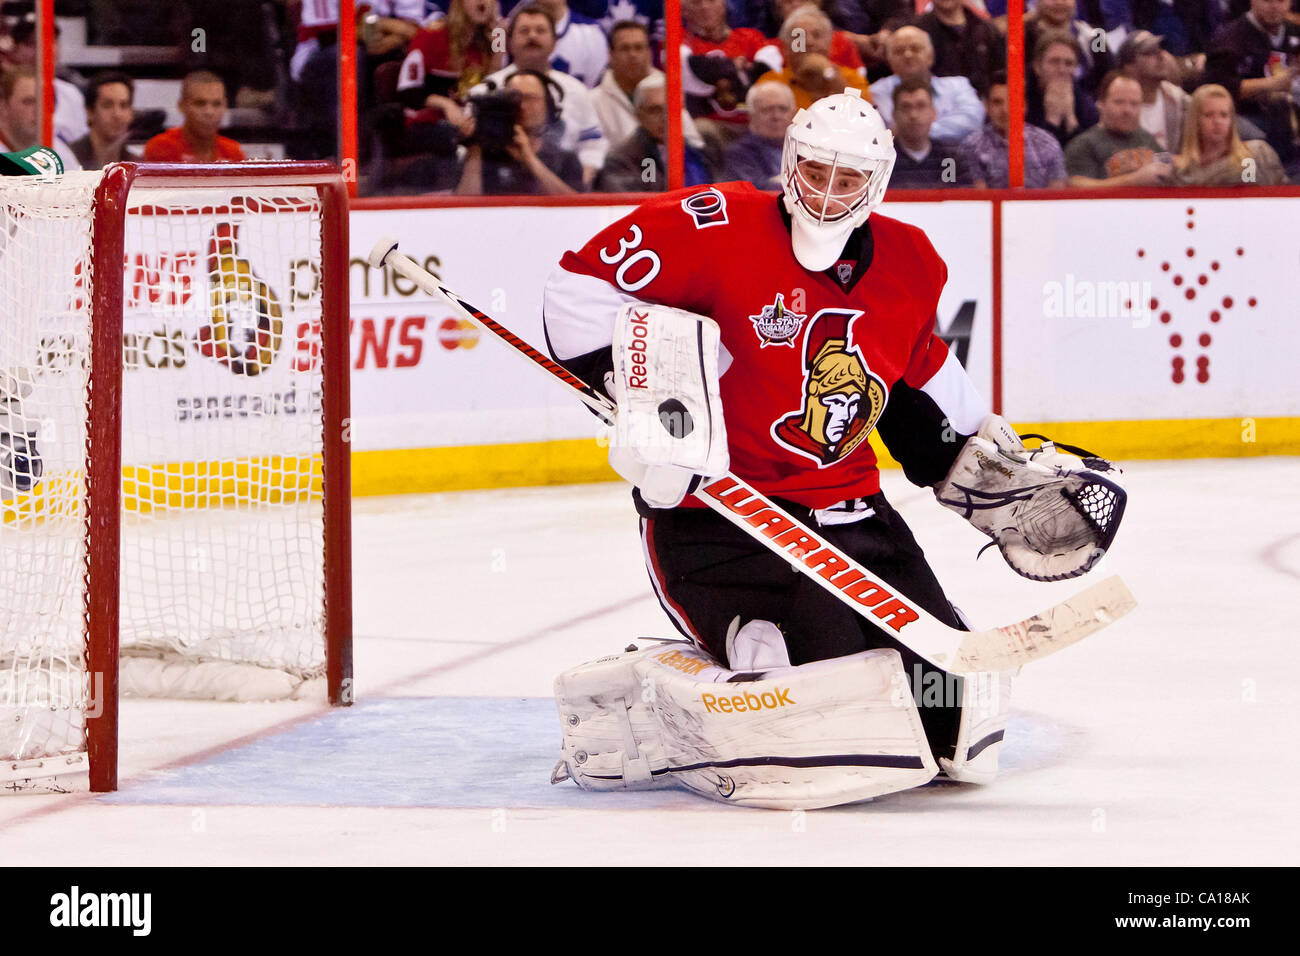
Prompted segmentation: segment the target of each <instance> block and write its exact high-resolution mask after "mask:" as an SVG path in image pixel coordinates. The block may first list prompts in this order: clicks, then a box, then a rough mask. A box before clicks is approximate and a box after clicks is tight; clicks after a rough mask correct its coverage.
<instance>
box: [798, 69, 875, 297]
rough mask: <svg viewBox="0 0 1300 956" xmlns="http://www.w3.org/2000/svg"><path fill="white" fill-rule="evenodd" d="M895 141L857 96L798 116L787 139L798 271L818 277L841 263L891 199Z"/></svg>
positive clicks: (822, 103)
mask: <svg viewBox="0 0 1300 956" xmlns="http://www.w3.org/2000/svg"><path fill="white" fill-rule="evenodd" d="M895 158H896V153H895V152H894V136H893V134H892V133H890V131H889V130H888V129H886V128H885V123H884V121H883V120H882V119H881V118H880V114H879V113H877V112H876V109H875V107H874V106H872V105H871V104H870V103H868V102H866V101H865V100H863V99H862V94H861V93H860V92H859V91H858V90H855V89H846V90H845V91H844V92H843V93H836V94H835V95H833V96H827V97H824V98H822V99H820V100H818V101H817V102H816V103H814V104H813V105H812V106H810V107H808V108H807V109H805V110H800V111H799V112H798V113H796V114H795V117H794V119H793V120H792V121H791V123H790V126H789V128H788V129H787V130H786V133H785V146H784V148H783V150H782V154H781V182H782V191H783V193H784V201H785V208H786V210H787V211H788V212H789V213H790V220H791V222H790V231H791V240H792V242H793V244H794V255H795V258H796V259H798V260H799V264H800V265H802V266H803V267H804V268H805V269H808V270H810V271H813V272H822V271H824V270H826V269H829V268H830V267H831V266H832V265H834V264H835V261H836V260H837V259H839V257H840V253H841V251H843V249H844V243H845V241H847V240H848V238H849V234H850V233H852V232H853V230H854V229H856V228H857V227H858V226H860V225H862V224H863V223H864V222H866V221H867V217H868V216H870V215H871V212H872V210H873V209H875V208H876V207H877V206H879V205H880V203H881V201H882V200H883V199H884V198H885V187H886V186H888V185H889V177H890V174H891V173H892V172H893V170H894V161H895Z"/></svg>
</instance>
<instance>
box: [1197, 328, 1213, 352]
mask: <svg viewBox="0 0 1300 956" xmlns="http://www.w3.org/2000/svg"><path fill="white" fill-rule="evenodd" d="M1196 341H1198V342H1200V343H1201V348H1206V349H1208V348H1209V347H1210V333H1209V332H1202V333H1201V336H1200V338H1198V339H1197V340H1196Z"/></svg>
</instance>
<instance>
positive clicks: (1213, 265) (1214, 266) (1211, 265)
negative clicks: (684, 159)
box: [1210, 259, 1219, 272]
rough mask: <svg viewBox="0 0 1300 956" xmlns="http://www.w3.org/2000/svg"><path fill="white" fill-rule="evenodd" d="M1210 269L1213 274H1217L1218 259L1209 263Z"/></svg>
mask: <svg viewBox="0 0 1300 956" xmlns="http://www.w3.org/2000/svg"><path fill="white" fill-rule="evenodd" d="M1210 268H1211V269H1212V270H1214V271H1215V272H1218V271H1219V260H1218V259H1215V260H1214V261H1213V262H1211V263H1210Z"/></svg>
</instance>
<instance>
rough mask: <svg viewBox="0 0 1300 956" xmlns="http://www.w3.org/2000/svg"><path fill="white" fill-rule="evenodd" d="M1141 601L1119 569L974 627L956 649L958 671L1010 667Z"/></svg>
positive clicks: (1045, 652) (1084, 632)
mask: <svg viewBox="0 0 1300 956" xmlns="http://www.w3.org/2000/svg"><path fill="white" fill-rule="evenodd" d="M1135 607H1137V600H1136V599H1135V598H1134V597H1133V594H1132V592H1131V591H1129V589H1128V586H1127V585H1125V584H1124V581H1123V579H1121V578H1120V576H1119V575H1118V574H1116V575H1112V576H1111V577H1109V578H1106V579H1105V580H1104V581H1098V582H1097V583H1096V584H1094V585H1093V586H1092V587H1090V588H1087V589H1086V590H1083V591H1080V592H1079V593H1078V594H1076V595H1074V597H1072V598H1070V599H1069V600H1068V601H1064V602H1062V603H1061V604H1057V605H1056V606H1054V607H1050V608H1048V609H1047V610H1046V611H1042V612H1041V613H1039V614H1035V615H1034V616H1033V617H1030V618H1026V619H1025V620H1023V621H1019V622H1017V623H1015V624H1008V625H1006V626H1005V627H998V628H994V629H992V630H989V631H975V632H972V633H971V634H969V635H967V637H966V639H965V640H964V641H962V644H961V647H960V648H959V649H958V651H957V656H958V666H956V667H954V668H952V669H953V670H955V671H958V672H959V673H969V672H974V671H1003V670H1011V669H1014V668H1017V667H1019V666H1020V665H1022V664H1027V663H1028V662H1030V661H1036V660H1039V659H1040V658H1043V657H1048V656H1050V655H1052V654H1055V653H1056V652H1057V651H1059V650H1062V649H1063V648H1066V647H1069V646H1070V645H1071V644H1075V643H1078V642H1079V641H1081V640H1083V639H1084V638H1085V637H1087V636H1088V635H1090V634H1095V633H1096V632H1097V631H1100V630H1101V629H1102V628H1103V627H1105V626H1106V625H1108V624H1111V623H1113V622H1115V621H1117V620H1119V619H1120V618H1121V617H1123V616H1124V615H1125V614H1127V613H1128V612H1129V611H1131V610H1133V609H1134V608H1135Z"/></svg>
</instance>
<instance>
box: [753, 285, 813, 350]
mask: <svg viewBox="0 0 1300 956" xmlns="http://www.w3.org/2000/svg"><path fill="white" fill-rule="evenodd" d="M807 318H808V316H807V315H800V314H799V313H798V312H791V311H790V310H789V309H787V308H786V307H785V297H784V296H782V295H781V294H780V293H777V296H776V301H775V302H773V303H772V304H771V305H765V306H763V311H762V312H760V313H759V314H758V315H751V316H750V317H749V321H751V322H753V323H754V331H755V332H757V333H758V340H759V346H758V347H759V348H760V349H765V348H767V347H768V346H769V345H788V346H790V348H794V340H795V336H797V335H798V334H799V330H800V329H801V328H803V323H804V320H805V319H807Z"/></svg>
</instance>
